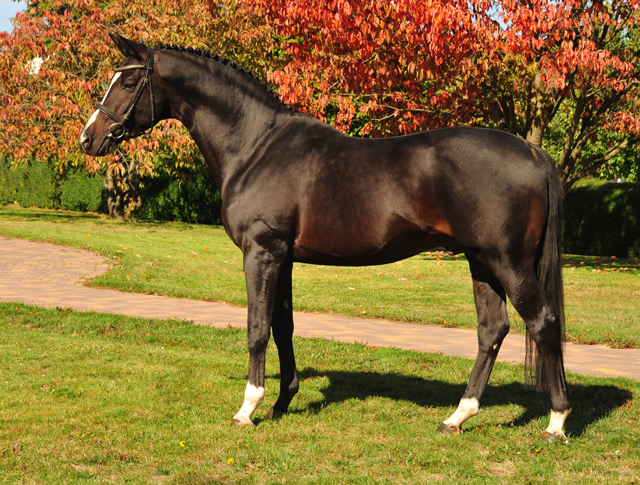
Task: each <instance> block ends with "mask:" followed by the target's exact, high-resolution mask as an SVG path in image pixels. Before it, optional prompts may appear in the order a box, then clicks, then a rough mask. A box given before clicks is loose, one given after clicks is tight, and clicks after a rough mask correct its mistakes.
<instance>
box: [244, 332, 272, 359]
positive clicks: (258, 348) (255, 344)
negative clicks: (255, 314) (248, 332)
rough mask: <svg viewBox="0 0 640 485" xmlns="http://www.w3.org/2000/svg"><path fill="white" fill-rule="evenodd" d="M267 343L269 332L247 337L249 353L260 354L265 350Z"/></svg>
mask: <svg viewBox="0 0 640 485" xmlns="http://www.w3.org/2000/svg"><path fill="white" fill-rule="evenodd" d="M268 344H269V334H268V333H267V334H266V335H260V336H257V337H252V336H250V337H249V355H260V354H262V353H264V352H266V350H267V345H268Z"/></svg>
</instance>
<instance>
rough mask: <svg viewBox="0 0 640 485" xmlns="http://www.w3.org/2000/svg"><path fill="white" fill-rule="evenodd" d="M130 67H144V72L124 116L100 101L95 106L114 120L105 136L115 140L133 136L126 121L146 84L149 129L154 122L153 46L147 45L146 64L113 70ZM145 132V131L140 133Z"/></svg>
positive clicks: (125, 69) (125, 67)
mask: <svg viewBox="0 0 640 485" xmlns="http://www.w3.org/2000/svg"><path fill="white" fill-rule="evenodd" d="M131 69H146V72H145V73H144V77H143V78H142V81H141V82H140V83H139V84H138V87H137V88H136V92H135V93H134V94H133V99H132V100H131V104H130V105H129V109H127V112H126V114H125V115H124V118H120V117H119V116H118V115H117V114H115V113H114V112H113V111H111V110H110V109H109V108H107V107H106V106H103V105H102V104H101V103H98V104H96V106H95V108H96V109H99V110H100V111H102V112H103V113H104V114H106V115H107V116H108V117H109V118H111V119H112V120H113V121H114V123H113V124H112V125H111V126H110V127H109V134H108V135H107V138H113V139H114V140H116V141H123V140H129V139H131V138H133V137H132V136H131V132H130V131H129V130H128V128H127V126H126V124H127V122H128V121H130V119H131V115H132V114H133V111H134V110H135V109H136V106H137V105H138V101H140V98H141V97H142V92H143V91H144V89H145V88H146V87H147V86H149V101H150V102H151V128H149V130H151V129H152V128H153V125H155V124H156V123H155V119H156V107H155V100H154V99H153V85H152V84H151V74H152V73H153V48H151V47H149V62H148V63H147V65H146V66H144V65H142V64H133V65H131V66H124V67H116V68H115V69H114V71H115V72H122V71H130V70H131ZM145 133H147V132H144V133H141V134H145Z"/></svg>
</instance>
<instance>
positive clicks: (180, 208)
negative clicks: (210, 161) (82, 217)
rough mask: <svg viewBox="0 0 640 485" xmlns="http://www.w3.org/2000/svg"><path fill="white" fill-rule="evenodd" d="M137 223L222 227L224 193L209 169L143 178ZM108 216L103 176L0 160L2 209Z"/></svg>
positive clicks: (188, 170)
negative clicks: (18, 207) (12, 207)
mask: <svg viewBox="0 0 640 485" xmlns="http://www.w3.org/2000/svg"><path fill="white" fill-rule="evenodd" d="M142 185H143V188H142V189H141V193H142V197H143V207H141V208H140V209H139V210H138V211H137V212H136V217H137V218H139V219H143V220H144V219H154V220H162V221H180V222H191V223H200V224H220V207H221V199H220V191H219V190H218V187H217V185H216V181H215V179H214V178H213V175H211V172H210V171H209V169H208V168H207V167H206V166H204V165H203V166H198V167H196V168H194V169H183V170H182V172H181V174H180V180H177V179H176V177H175V176H174V175H171V174H169V173H167V172H161V173H160V174H159V175H158V176H156V177H146V178H143V179H142ZM16 202H17V203H18V204H20V205H21V206H23V207H32V206H35V207H43V208H47V209H67V210H72V211H79V212H100V213H107V212H108V208H107V203H106V196H105V192H104V187H103V185H102V181H101V179H100V177H97V176H96V177H87V176H86V175H85V174H84V173H83V172H82V171H80V170H77V171H75V172H73V173H69V174H64V175H62V174H60V173H58V172H56V171H55V170H53V169H52V167H50V166H49V165H48V164H46V163H38V162H34V163H31V164H29V165H18V166H17V167H14V168H10V165H9V162H8V161H7V160H5V159H0V205H6V204H13V203H16Z"/></svg>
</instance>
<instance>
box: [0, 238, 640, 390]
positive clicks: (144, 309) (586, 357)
mask: <svg viewBox="0 0 640 485" xmlns="http://www.w3.org/2000/svg"><path fill="white" fill-rule="evenodd" d="M108 269H109V262H108V260H106V259H105V258H104V257H103V256H99V255H96V254H94V253H92V252H90V251H86V250H81V249H76V248H72V247H69V246H55V245H53V244H47V243H38V242H31V241H26V240H22V239H13V238H6V237H2V236H0V301H2V302H6V301H15V302H21V303H27V304H35V305H42V306H47V307H64V308H67V307H71V308H74V309H76V310H94V311H98V312H105V313H119V314H124V315H131V316H139V317H148V318H161V319H165V318H170V317H174V318H179V319H185V320H193V321H194V322H195V323H197V324H202V325H212V326H214V327H226V326H228V325H232V326H234V327H245V326H246V318H247V310H246V308H238V307H232V306H230V305H225V304H222V303H211V302H204V301H196V300H186V299H178V298H169V297H163V296H153V295H142V294H137V293H125V292H120V291H115V290H103V289H96V288H88V287H86V286H83V283H84V282H85V281H86V280H88V279H90V278H93V277H95V276H97V275H100V274H102V273H104V272H105V271H107V270H108ZM0 318H1V316H0ZM294 319H295V334H296V335H298V336H303V337H324V338H329V339H335V340H342V341H345V342H354V341H357V342H364V343H366V344H368V345H371V346H384V345H390V346H395V347H399V348H402V349H411V350H419V351H421V352H440V353H443V354H446V355H454V356H459V357H467V358H472V359H473V358H475V356H476V351H477V340H476V332H475V330H467V329H451V328H443V327H435V326H429V325H415V324H408V323H399V322H392V321H387V320H372V319H360V318H350V317H344V316H338V315H325V314H310V313H299V312H296V313H295V315H294ZM0 322H1V319H0ZM498 360H502V361H512V362H520V363H522V362H523V361H524V337H523V336H521V335H515V334H509V335H508V336H507V338H506V339H505V341H504V343H503V345H502V348H501V350H500V355H499V358H498ZM565 366H566V368H567V369H568V370H570V371H573V372H577V373H579V374H588V375H595V376H623V377H630V378H633V379H637V380H640V349H624V350H621V349H610V348H607V347H604V346H586V345H575V344H571V343H568V344H566V354H565Z"/></svg>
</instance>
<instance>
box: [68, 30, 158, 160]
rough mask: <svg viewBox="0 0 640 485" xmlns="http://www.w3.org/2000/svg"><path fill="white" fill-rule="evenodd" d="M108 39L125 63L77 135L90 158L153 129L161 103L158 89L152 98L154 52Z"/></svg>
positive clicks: (119, 40) (114, 36)
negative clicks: (122, 56) (120, 53)
mask: <svg viewBox="0 0 640 485" xmlns="http://www.w3.org/2000/svg"><path fill="white" fill-rule="evenodd" d="M109 36H110V37H111V39H112V40H113V42H114V43H115V44H116V46H117V47H118V49H119V50H120V52H122V54H123V55H124V56H125V59H124V60H123V61H122V63H121V64H120V66H118V67H117V68H115V75H114V76H113V78H112V80H111V85H110V86H109V89H108V90H107V93H106V94H105V95H104V98H103V99H102V102H101V103H99V104H97V105H96V106H95V108H96V110H95V111H94V112H93V114H92V115H91V117H90V118H89V120H88V121H87V123H86V124H85V126H84V128H83V130H82V133H81V134H80V138H79V140H78V143H79V144H80V148H81V150H82V151H83V152H84V153H86V154H87V155H91V156H103V155H106V154H107V153H109V151H110V150H111V149H112V148H113V147H115V146H116V145H118V144H119V143H120V142H122V141H125V140H129V139H131V138H135V137H137V136H140V135H142V134H144V133H146V132H147V130H150V129H151V128H153V126H154V125H155V124H156V122H157V121H158V118H157V107H158V106H160V104H161V103H162V99H158V94H159V93H158V90H157V89H156V93H155V96H154V81H153V78H154V51H153V49H152V48H149V47H147V46H145V45H143V44H139V43H137V42H134V41H131V40H128V39H125V38H124V37H121V36H119V35H114V34H109ZM156 84H157V80H156Z"/></svg>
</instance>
